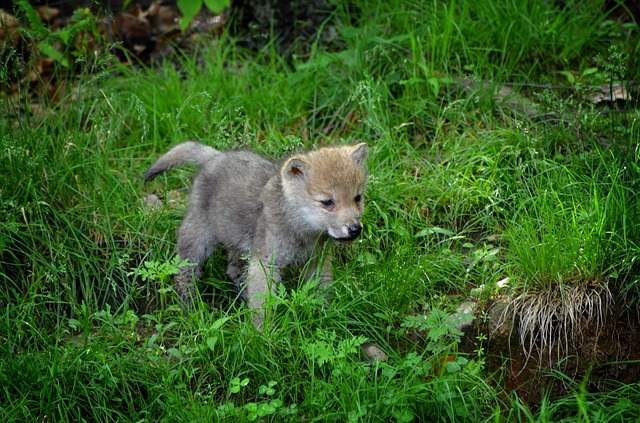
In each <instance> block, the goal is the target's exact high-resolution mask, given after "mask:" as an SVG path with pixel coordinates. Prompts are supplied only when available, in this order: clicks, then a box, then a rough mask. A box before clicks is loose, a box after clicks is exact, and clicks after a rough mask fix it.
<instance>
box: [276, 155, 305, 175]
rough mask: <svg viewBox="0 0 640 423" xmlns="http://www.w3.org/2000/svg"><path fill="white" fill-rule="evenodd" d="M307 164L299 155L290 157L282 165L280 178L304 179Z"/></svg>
mask: <svg viewBox="0 0 640 423" xmlns="http://www.w3.org/2000/svg"><path fill="white" fill-rule="evenodd" d="M308 166H309V164H308V163H307V162H305V161H304V160H302V159H301V158H300V157H292V158H290V159H289V160H287V161H286V162H285V163H284V166H282V178H283V179H285V180H294V179H305V178H306V176H307V169H308Z"/></svg>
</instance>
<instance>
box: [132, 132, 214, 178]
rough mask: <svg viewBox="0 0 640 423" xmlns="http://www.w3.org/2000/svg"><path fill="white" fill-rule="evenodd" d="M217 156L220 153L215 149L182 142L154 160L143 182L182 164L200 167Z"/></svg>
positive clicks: (196, 143) (192, 142) (190, 142)
mask: <svg viewBox="0 0 640 423" xmlns="http://www.w3.org/2000/svg"><path fill="white" fill-rule="evenodd" d="M218 154H220V152H219V151H218V150H216V149H215V148H212V147H209V146H207V145H204V144H200V143H199V142H195V141H188V142H183V143H182V144H178V145H176V146H175V147H173V148H172V149H171V150H169V151H168V152H166V153H165V154H164V155H162V156H161V157H160V158H159V159H158V160H156V162H155V163H154V164H153V165H151V167H150V168H149V169H147V171H146V172H145V173H144V180H145V182H149V181H151V180H152V179H153V178H155V177H156V176H158V175H160V174H161V173H162V172H166V171H167V170H169V169H171V168H173V167H176V166H180V165H181V164H183V163H195V164H196V165H198V166H202V165H203V164H204V163H206V162H207V161H209V160H211V159H212V158H214V157H215V156H216V155H218Z"/></svg>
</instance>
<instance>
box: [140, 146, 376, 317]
mask: <svg viewBox="0 0 640 423" xmlns="http://www.w3.org/2000/svg"><path fill="white" fill-rule="evenodd" d="M368 153H369V147H368V146H367V144H365V143H360V144H357V145H354V146H344V147H328V148H321V149H318V150H315V151H311V152H309V153H307V154H300V155H295V156H293V157H291V158H289V159H287V160H286V161H284V162H281V163H276V162H273V161H271V160H268V159H265V158H263V157H261V156H259V155H257V154H255V153H252V152H249V151H228V152H220V151H217V150H215V149H213V148H211V147H208V146H205V145H203V144H200V143H197V142H185V143H182V144H179V145H177V146H175V147H173V148H172V149H171V150H169V152H167V153H166V154H165V155H163V156H162V157H160V158H159V159H158V160H157V161H156V162H155V163H154V164H153V165H152V166H151V167H150V168H149V169H148V170H147V171H146V173H145V181H147V182H148V181H151V180H152V179H154V178H155V177H156V176H158V175H159V174H161V173H162V172H165V171H166V170H169V169H170V168H172V167H175V166H178V165H181V164H183V163H195V164H196V165H198V166H199V167H200V172H199V173H198V175H197V176H196V177H195V178H194V180H193V186H192V188H191V198H190V204H189V209H188V212H187V214H186V216H185V218H184V220H183V222H182V225H181V226H180V229H179V231H178V246H177V250H178V255H179V256H180V258H181V259H187V260H189V262H190V263H192V265H191V266H187V267H183V268H181V269H180V271H179V273H178V274H177V275H176V291H177V292H178V294H179V295H180V296H181V297H182V298H183V299H184V300H185V301H186V302H187V303H190V301H191V298H192V296H193V295H194V291H195V286H194V279H195V280H197V279H199V278H200V275H201V273H202V266H203V265H204V263H205V261H206V260H207V259H208V258H209V257H210V256H211V254H212V253H213V252H214V251H215V249H216V248H217V246H219V245H222V246H224V248H225V249H226V251H227V253H228V255H229V264H228V267H227V275H228V276H229V278H230V279H231V280H232V281H233V282H234V284H235V285H236V287H237V288H238V289H239V291H240V292H243V290H244V298H245V300H246V302H247V305H248V306H249V307H250V308H251V309H253V310H254V315H253V318H252V320H253V323H254V324H255V325H256V327H259V326H261V325H262V323H263V321H264V313H265V310H264V309H263V303H264V301H265V299H266V298H265V297H266V296H267V294H268V293H269V290H270V289H271V290H275V289H276V288H277V284H278V283H279V282H280V274H281V270H282V269H284V268H287V267H299V268H301V267H303V266H304V265H305V264H307V262H309V261H310V260H311V261H310V265H309V267H308V270H307V273H306V275H305V277H306V278H307V279H309V278H311V277H313V276H314V275H315V274H316V271H317V272H318V275H319V278H320V282H319V283H320V284H321V285H324V284H327V283H329V282H331V280H332V278H333V276H332V272H331V259H330V257H325V259H324V262H322V260H320V256H321V255H322V251H323V247H324V244H325V243H326V242H327V241H328V240H330V239H331V240H333V241H335V242H336V243H344V242H349V241H353V240H355V239H356V238H357V237H358V236H359V235H360V232H361V231H362V221H361V219H362V212H363V209H364V189H365V182H366V178H367V171H366V169H365V161H366V159H367V155H368Z"/></svg>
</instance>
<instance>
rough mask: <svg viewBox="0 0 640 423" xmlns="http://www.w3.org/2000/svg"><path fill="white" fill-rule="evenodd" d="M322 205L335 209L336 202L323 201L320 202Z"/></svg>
mask: <svg viewBox="0 0 640 423" xmlns="http://www.w3.org/2000/svg"><path fill="white" fill-rule="evenodd" d="M320 204H322V205H323V206H324V207H327V208H328V207H333V205H334V202H333V200H322V201H320Z"/></svg>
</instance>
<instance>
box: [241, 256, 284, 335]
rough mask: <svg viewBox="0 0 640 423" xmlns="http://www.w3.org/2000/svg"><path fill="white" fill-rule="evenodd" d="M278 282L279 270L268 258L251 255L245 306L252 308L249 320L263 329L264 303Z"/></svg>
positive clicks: (273, 291)
mask: <svg viewBox="0 0 640 423" xmlns="http://www.w3.org/2000/svg"><path fill="white" fill-rule="evenodd" d="M279 283H280V271H279V270H278V268H277V267H276V266H273V265H271V264H270V263H269V262H268V260H263V259H260V258H258V257H252V258H251V260H250V261H249V269H248V271H247V282H246V288H245V291H244V295H245V298H246V301H247V306H249V308H250V309H251V310H252V312H253V317H252V318H251V321H252V322H253V325H254V326H255V327H256V328H258V329H263V327H262V326H263V323H264V316H265V312H266V310H265V308H264V303H265V301H266V300H267V297H268V296H269V295H270V294H271V293H275V291H276V289H277V288H278V284H279Z"/></svg>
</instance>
